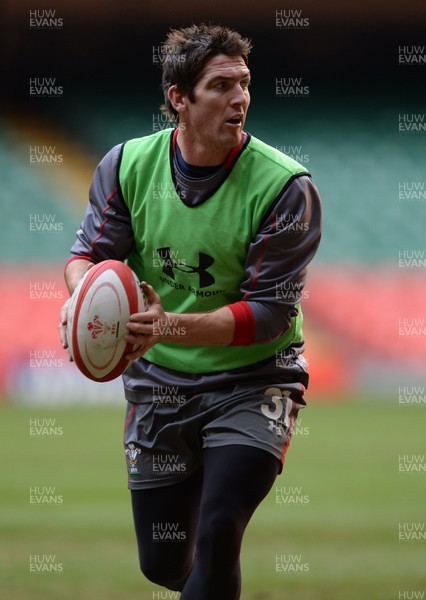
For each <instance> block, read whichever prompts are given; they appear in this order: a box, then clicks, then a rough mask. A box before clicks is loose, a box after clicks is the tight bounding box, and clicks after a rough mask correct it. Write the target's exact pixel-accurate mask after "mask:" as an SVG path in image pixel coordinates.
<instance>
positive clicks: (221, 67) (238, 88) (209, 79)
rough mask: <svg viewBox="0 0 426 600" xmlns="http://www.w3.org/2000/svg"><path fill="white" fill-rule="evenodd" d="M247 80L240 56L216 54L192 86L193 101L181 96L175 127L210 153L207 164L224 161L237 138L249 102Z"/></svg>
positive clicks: (192, 142) (245, 69)
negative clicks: (177, 126) (209, 159)
mask: <svg viewBox="0 0 426 600" xmlns="http://www.w3.org/2000/svg"><path fill="white" fill-rule="evenodd" d="M249 83H250V71H249V69H248V68H247V66H246V64H245V62H244V60H243V59H242V57H241V56H226V55H224V54H218V55H216V56H214V57H213V58H211V59H210V60H209V61H208V62H207V64H206V66H205V67H204V69H203V72H202V75H201V78H200V79H199V81H198V83H197V85H196V86H195V88H194V92H193V97H194V102H191V101H190V100H189V98H188V96H183V100H182V105H183V108H182V110H180V111H179V123H180V126H179V129H180V131H182V134H183V135H184V136H185V138H186V139H187V140H188V141H190V143H191V144H195V145H198V146H200V147H202V148H204V150H205V151H206V152H208V153H209V154H210V156H211V157H212V158H211V161H210V163H211V164H218V162H221V161H222V160H224V159H225V158H226V155H227V153H228V152H229V150H230V149H231V148H233V147H234V146H236V145H237V144H239V142H240V141H241V133H242V130H243V127H244V122H245V119H246V114H247V109H248V107H249V104H250V94H249V90H248V86H249ZM219 155H220V156H222V157H223V158H219ZM215 161H218V162H215Z"/></svg>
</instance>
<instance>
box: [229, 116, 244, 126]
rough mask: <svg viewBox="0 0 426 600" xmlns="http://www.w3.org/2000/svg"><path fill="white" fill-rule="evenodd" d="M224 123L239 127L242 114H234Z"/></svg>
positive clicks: (241, 121) (241, 122)
mask: <svg viewBox="0 0 426 600" xmlns="http://www.w3.org/2000/svg"><path fill="white" fill-rule="evenodd" d="M225 123H226V125H231V126H232V127H241V126H242V124H243V115H242V114H238V115H234V116H233V117H231V118H230V119H228V120H227V121H225Z"/></svg>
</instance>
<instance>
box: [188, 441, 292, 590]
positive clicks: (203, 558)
mask: <svg viewBox="0 0 426 600" xmlns="http://www.w3.org/2000/svg"><path fill="white" fill-rule="evenodd" d="M279 469H280V463H279V461H278V460H277V458H275V456H273V455H272V454H270V453H269V452H267V451H265V450H261V449H258V448H254V447H251V446H243V445H239V446H238V445H232V446H221V447H217V448H207V449H206V450H205V451H204V484H203V493H202V500H201V509H200V519H199V525H198V531H197V545H196V556H195V562H194V566H193V569H192V572H191V574H190V576H189V578H188V580H187V582H186V584H185V587H184V588H183V593H182V600H201V599H202V600H218V599H219V598H220V600H238V598H239V597H240V591H241V576H240V548H241V542H242V538H243V534H244V530H245V528H246V526H247V524H248V522H249V520H250V518H251V516H252V515H253V513H254V511H255V509H256V507H257V506H258V505H259V503H260V502H261V501H262V500H263V498H264V497H265V496H266V495H267V493H268V492H269V490H270V489H271V486H272V484H273V483H274V480H275V478H276V476H277V474H278V471H279Z"/></svg>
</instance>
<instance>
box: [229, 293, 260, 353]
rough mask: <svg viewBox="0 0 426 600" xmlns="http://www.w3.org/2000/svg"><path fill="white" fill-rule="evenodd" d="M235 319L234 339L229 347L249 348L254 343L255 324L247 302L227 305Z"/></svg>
mask: <svg viewBox="0 0 426 600" xmlns="http://www.w3.org/2000/svg"><path fill="white" fill-rule="evenodd" d="M228 308H230V309H231V311H232V314H233V315H234V319H235V331H234V339H233V340H232V342H231V344H230V345H231V346H250V345H251V344H253V342H254V334H255V330H256V323H255V320H254V316H253V313H252V311H251V308H250V307H249V305H248V304H247V302H244V301H240V302H235V303H234V304H228Z"/></svg>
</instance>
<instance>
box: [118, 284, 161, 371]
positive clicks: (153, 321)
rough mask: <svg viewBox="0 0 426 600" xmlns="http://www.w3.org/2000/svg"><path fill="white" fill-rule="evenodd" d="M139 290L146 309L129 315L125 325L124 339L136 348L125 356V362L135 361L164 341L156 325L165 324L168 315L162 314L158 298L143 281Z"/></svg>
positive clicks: (152, 289)
mask: <svg viewBox="0 0 426 600" xmlns="http://www.w3.org/2000/svg"><path fill="white" fill-rule="evenodd" d="M141 289H142V291H143V293H144V294H145V296H146V299H147V309H146V311H145V312H141V313H135V314H133V315H130V321H129V322H128V323H127V325H126V327H127V329H128V332H129V333H128V334H127V335H125V336H124V339H125V340H126V342H129V343H130V344H134V345H137V346H138V347H137V348H136V349H135V350H134V351H133V352H132V353H130V354H127V355H126V359H127V360H135V359H136V358H139V357H140V356H143V355H144V354H145V352H148V350H149V349H150V348H152V347H153V346H154V345H155V344H158V342H162V341H165V340H164V339H163V338H162V336H161V335H160V330H161V328H159V327H158V324H159V323H166V322H167V319H168V315H167V313H166V312H164V309H163V305H162V304H161V299H160V296H159V295H158V294H157V293H156V292H155V290H154V288H153V287H152V286H151V285H148V284H147V283H146V282H145V281H143V282H142V283H141Z"/></svg>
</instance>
